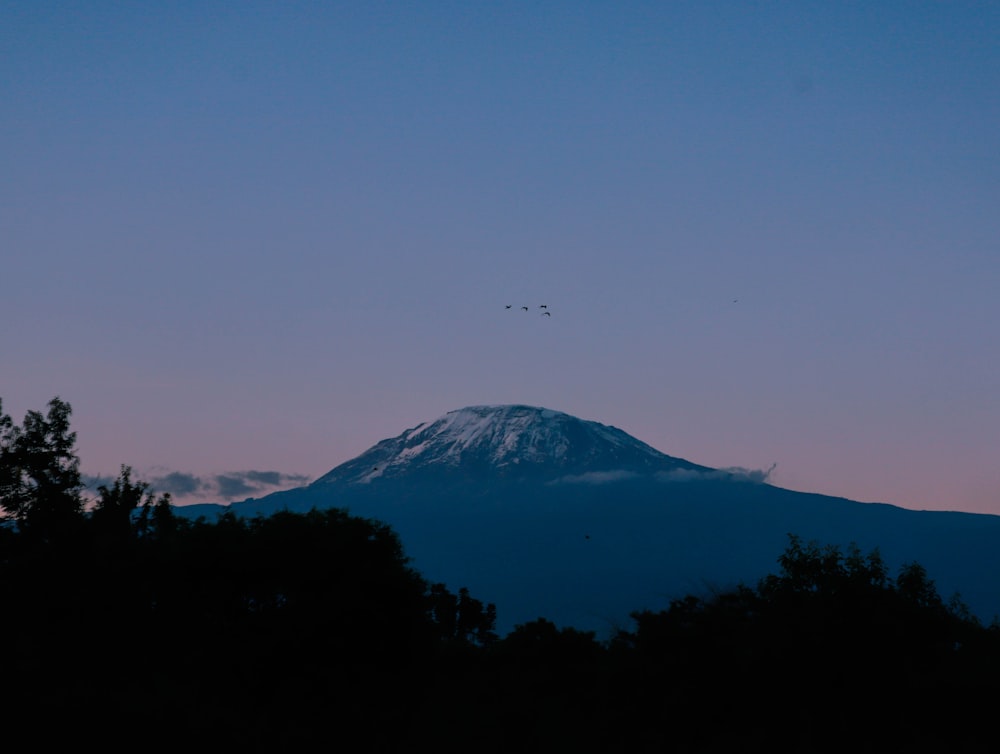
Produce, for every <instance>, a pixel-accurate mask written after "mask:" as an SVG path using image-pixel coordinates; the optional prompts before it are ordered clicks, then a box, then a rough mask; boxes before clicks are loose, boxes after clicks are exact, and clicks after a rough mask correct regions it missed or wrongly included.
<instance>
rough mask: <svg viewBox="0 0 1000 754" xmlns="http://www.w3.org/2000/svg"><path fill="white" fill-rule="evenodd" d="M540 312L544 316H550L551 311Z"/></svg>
mask: <svg viewBox="0 0 1000 754" xmlns="http://www.w3.org/2000/svg"><path fill="white" fill-rule="evenodd" d="M542 314H544V315H545V316H546V317H551V316H552V312H542Z"/></svg>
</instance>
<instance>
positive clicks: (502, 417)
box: [314, 405, 696, 485]
mask: <svg viewBox="0 0 1000 754" xmlns="http://www.w3.org/2000/svg"><path fill="white" fill-rule="evenodd" d="M678 467H680V468H687V467H690V468H696V467H695V466H694V465H693V464H688V463H687V462H686V461H681V460H680V459H676V458H671V457H670V456H668V455H665V454H664V453H661V452H660V451H658V450H656V449H654V448H652V447H650V446H649V445H647V444H646V443H643V442H641V441H639V440H637V439H635V438H634V437H632V436H630V435H628V434H627V433H625V432H623V431H622V430H620V429H617V428H615V427H611V426H607V425H604V424H600V423H598V422H593V421H585V420H583V419H578V418H576V417H574V416H571V415H569V414H566V413H563V412H561V411H553V410H551V409H547V408H541V407H536V406H525V405H480V406H467V407H466V408H462V409H458V410H455V411H449V412H448V413H446V414H445V415H443V416H441V417H439V418H437V419H435V420H434V421H432V422H423V423H421V424H418V425H417V426H415V427H413V428H411V429H407V430H406V431H404V432H403V433H402V434H400V435H398V436H397V437H394V438H391V439H387V440H383V441H381V442H379V443H378V444H377V445H375V446H374V447H372V448H371V449H369V450H368V451H366V452H365V453H362V454H361V455H360V456H358V457H357V458H355V459H353V460H351V461H348V462H346V463H344V464H341V465H340V466H338V467H337V468H335V469H333V470H332V471H331V472H329V473H328V474H326V475H325V476H323V477H321V478H320V479H318V480H317V481H316V482H315V483H314V484H316V485H320V484H325V483H331V482H344V481H346V482H356V483H369V482H372V481H374V480H376V479H380V478H393V477H398V476H400V475H403V474H408V473H412V472H414V471H415V470H417V469H422V470H424V469H433V470H447V469H455V470H461V471H465V472H469V473H483V472H488V473H490V474H499V475H501V476H504V477H508V478H509V477H515V476H521V475H524V474H532V475H535V474H537V473H539V472H549V473H551V474H553V475H564V474H570V473H575V472H583V471H586V472H588V473H592V472H595V471H602V470H621V469H627V470H629V471H633V472H635V471H655V470H663V469H665V468H678Z"/></svg>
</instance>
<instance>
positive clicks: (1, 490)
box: [0, 396, 83, 540]
mask: <svg viewBox="0 0 1000 754" xmlns="http://www.w3.org/2000/svg"><path fill="white" fill-rule="evenodd" d="M71 413H72V408H71V407H70V405H69V403H67V402H65V401H63V400H61V399H60V398H59V397H58V396H57V397H55V398H53V399H52V400H51V401H49V403H48V411H47V413H46V414H42V413H41V412H40V411H29V412H28V413H27V414H26V415H25V417H24V421H23V423H22V424H21V426H20V427H18V426H15V425H14V423H13V421H12V420H11V419H10V417H9V416H6V415H3V413H2V411H0V508H2V510H3V512H4V514H6V517H8V518H13V519H14V520H15V521H16V522H17V524H18V527H19V528H20V529H21V530H22V531H24V532H25V533H30V534H33V535H35V536H38V537H40V538H42V539H49V540H50V539H53V538H56V537H59V536H61V535H62V534H66V533H68V532H69V531H71V530H72V529H74V528H75V526H76V524H78V523H79V522H80V521H81V520H82V519H83V499H82V497H81V495H80V492H81V489H82V487H83V484H82V482H81V481H80V459H79V458H78V457H77V455H76V450H75V445H76V433H75V432H71V431H70V428H69V426H70V425H69V417H70V414H71Z"/></svg>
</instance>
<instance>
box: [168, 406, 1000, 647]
mask: <svg viewBox="0 0 1000 754" xmlns="http://www.w3.org/2000/svg"><path fill="white" fill-rule="evenodd" d="M515 461H516V462H515ZM313 507H317V508H325V507H339V508H343V509H345V510H347V511H348V512H349V513H351V514H353V515H358V516H362V517H365V518H370V519H376V520H379V521H382V522H384V523H386V524H388V525H390V526H391V527H392V528H393V529H394V530H395V531H396V532H397V534H398V535H399V537H400V540H401V542H402V545H403V547H404V550H405V551H406V553H407V554H408V555H409V556H410V557H411V559H412V562H413V565H414V567H415V568H417V569H418V570H419V571H421V572H422V573H423V574H424V575H425V577H426V578H428V579H429V580H431V581H440V582H444V583H446V584H449V585H450V586H452V587H458V586H467V587H468V588H469V589H470V591H471V592H472V594H474V595H476V596H477V597H478V598H480V599H482V600H484V601H487V602H494V603H495V604H496V605H497V609H498V628H499V629H500V630H501V631H506V630H509V629H511V628H513V626H515V625H516V624H518V623H524V622H527V621H530V620H534V619H535V618H538V617H545V618H548V619H550V620H553V621H554V622H556V623H557V624H561V625H567V626H574V627H576V628H580V629H585V630H594V631H597V632H601V633H604V632H607V631H609V630H611V629H613V628H614V627H617V626H621V625H624V624H625V623H627V622H628V620H629V615H630V613H631V612H632V611H635V610H642V609H663V608H665V607H666V606H667V605H668V604H669V601H670V599H673V598H677V597H682V596H684V595H686V594H689V593H697V592H699V591H702V592H704V591H708V592H711V591H714V590H718V589H722V588H727V587H732V586H735V585H736V584H738V583H752V582H753V581H755V580H756V579H758V578H762V577H763V576H765V575H766V574H767V573H773V572H775V570H776V568H777V559H778V557H779V556H780V554H781V553H782V552H783V551H784V549H785V547H786V545H787V540H788V536H789V535H790V534H794V535H797V536H799V537H800V538H802V539H803V540H806V541H810V540H813V541H817V542H820V543H821V544H824V545H827V544H829V545H834V546H838V547H847V546H849V545H857V546H859V547H860V548H862V549H864V550H873V549H878V550H879V551H880V553H881V554H882V555H883V557H884V558H885V562H886V563H887V564H888V565H889V566H890V567H891V568H894V569H895V568H898V567H900V566H902V565H903V564H906V563H911V562H919V563H920V564H921V565H922V566H924V567H925V569H926V570H927V572H928V574H929V575H930V576H931V578H932V579H935V581H936V582H937V584H938V586H939V588H940V590H941V592H942V594H943V595H945V596H948V595H951V594H958V595H960V596H961V597H962V599H963V601H964V602H965V603H966V604H967V605H968V606H969V607H970V609H971V611H972V612H973V613H974V614H976V615H978V616H979V617H981V618H983V619H989V618H991V617H993V615H995V614H996V613H997V612H998V611H1000V516H988V515H985V514H963V513H958V512H955V513H949V512H940V511H912V510H908V509H904V508H900V507H898V506H893V505H890V504H886V503H861V502H856V501H852V500H848V499H846V498H839V497H831V496H826V495H820V494H816V493H805V492H796V491H792V490H787V489H783V488H780V487H775V486H773V485H770V484H768V483H766V473H757V474H754V473H746V472H737V471H734V470H727V469H713V468H711V467H707V466H701V465H698V464H695V463H691V462H690V461H687V460H685V459H682V458H676V457H673V456H669V455H667V454H665V453H662V452H660V451H658V450H656V449H655V448H652V447H651V446H649V445H647V444H646V443H643V442H641V441H640V440H637V439H636V438H634V437H632V436H631V435H628V434H627V433H626V432H624V431H623V430H620V429H617V428H615V427H613V426H610V425H604V424H600V423H599V422H590V421H587V420H583V419H578V418H577V417H573V416H571V415H569V414H565V413H562V412H558V411H552V410H550V409H546V408H541V407H535V406H527V405H522V404H509V405H502V404H495V405H494V404H483V405H477V406H469V407H466V408H463V409H457V410H456V411H450V412H448V413H446V414H444V415H443V416H441V417H438V418H437V419H435V420H433V421H431V422H422V423H420V424H418V425H416V426H414V427H411V428H409V429H407V430H404V431H403V432H402V433H400V434H399V435H397V436H396V437H394V438H388V439H386V440H383V441H381V442H379V443H376V444H375V445H374V446H372V447H371V448H369V449H368V450H367V451H365V452H363V453H361V454H359V455H358V456H356V457H355V458H353V459H350V460H348V461H346V462H344V463H342V464H339V465H338V466H336V467H334V468H333V469H331V470H330V471H329V472H328V473H326V474H324V475H323V476H321V477H319V478H318V479H316V480H315V481H314V482H312V483H311V484H308V485H305V486H303V487H298V488H293V489H290V490H284V491H281V492H275V493H272V494H270V495H267V496H265V497H262V498H259V499H248V500H245V501H241V502H233V503H230V504H228V505H225V506H221V505H220V506H217V507H213V506H197V507H196V508H194V509H191V510H188V511H184V510H183V507H181V508H178V509H177V510H178V511H179V512H181V513H182V514H183V515H189V516H191V517H197V516H198V515H210V513H211V511H213V510H214V511H216V512H221V511H224V510H229V511H231V512H233V513H236V514H237V515H241V516H247V517H252V516H256V515H270V514H271V513H274V512H276V511H281V510H287V511H292V512H305V511H307V510H309V509H311V508H313Z"/></svg>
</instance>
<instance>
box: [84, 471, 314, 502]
mask: <svg viewBox="0 0 1000 754" xmlns="http://www.w3.org/2000/svg"><path fill="white" fill-rule="evenodd" d="M160 471H161V473H159V474H156V475H153V476H148V477H142V476H140V477H139V478H140V479H142V480H143V481H146V482H148V483H149V489H150V491H151V492H153V493H155V494H157V495H159V494H162V493H165V492H168V493H170V497H171V498H172V499H173V502H174V503H175V504H180V505H183V504H184V503H193V502H204V501H208V500H211V501H213V502H216V501H222V502H231V501H233V500H242V499H245V498H247V497H252V496H254V495H266V494H268V493H270V492H275V491H277V490H278V489H286V488H288V487H298V486H301V485H304V484H307V483H308V482H309V480H310V477H308V476H306V475H305V474H286V473H284V472H281V471H270V470H258V469H251V470H249V471H227V472H223V473H221V474H207V475H203V476H200V475H197V474H188V473H185V472H182V471H169V472H166V473H162V472H163V470H162V469H161V470H160ZM92 478H93V479H94V480H100V481H97V482H95V488H96V484H98V483H101V484H109V483H111V482H112V481H113V480H110V479H105V478H104V477H92Z"/></svg>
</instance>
